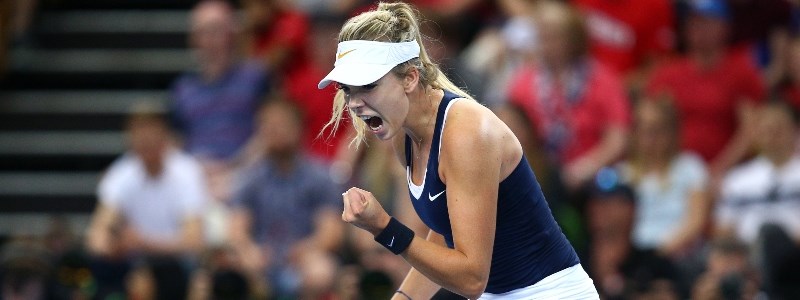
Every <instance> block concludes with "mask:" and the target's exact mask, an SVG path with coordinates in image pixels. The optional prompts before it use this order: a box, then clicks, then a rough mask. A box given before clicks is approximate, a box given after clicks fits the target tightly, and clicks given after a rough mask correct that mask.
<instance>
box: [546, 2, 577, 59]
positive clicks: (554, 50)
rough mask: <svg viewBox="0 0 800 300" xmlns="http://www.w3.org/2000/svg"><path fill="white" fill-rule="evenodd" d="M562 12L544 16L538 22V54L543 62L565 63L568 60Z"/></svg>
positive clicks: (567, 45)
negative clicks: (560, 17) (561, 17)
mask: <svg viewBox="0 0 800 300" xmlns="http://www.w3.org/2000/svg"><path fill="white" fill-rule="evenodd" d="M559 16H563V14H554V15H550V16H545V17H544V18H542V20H541V21H540V22H539V28H538V29H539V51H540V52H539V54H540V56H541V59H542V62H543V63H545V64H565V63H567V61H568V60H569V52H570V47H572V46H571V45H570V42H569V37H568V33H567V30H566V25H565V22H566V20H565V19H559Z"/></svg>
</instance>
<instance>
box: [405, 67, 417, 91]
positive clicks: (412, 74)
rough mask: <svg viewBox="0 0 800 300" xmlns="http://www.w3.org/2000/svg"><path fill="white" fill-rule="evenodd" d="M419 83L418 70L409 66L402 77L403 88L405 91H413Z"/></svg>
mask: <svg viewBox="0 0 800 300" xmlns="http://www.w3.org/2000/svg"><path fill="white" fill-rule="evenodd" d="M418 84H419V70H417V68H414V67H409V68H408V72H407V73H406V76H405V77H403V90H404V91H405V92H406V93H411V92H413V91H414V90H415V89H416V88H417V85H418Z"/></svg>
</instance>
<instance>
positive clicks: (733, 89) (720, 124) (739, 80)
mask: <svg viewBox="0 0 800 300" xmlns="http://www.w3.org/2000/svg"><path fill="white" fill-rule="evenodd" d="M765 93H766V91H765V87H764V83H763V81H762V79H761V77H760V76H759V73H758V71H757V69H756V67H755V64H754V62H753V61H752V59H751V56H749V54H748V53H747V52H746V51H741V52H736V53H734V52H731V53H729V54H727V55H725V57H724V58H722V60H721V61H720V62H719V64H717V65H716V66H714V67H712V68H710V69H705V70H704V69H702V68H701V66H699V65H698V64H697V62H696V61H695V60H694V59H690V58H688V57H682V58H679V59H676V60H674V61H671V62H668V63H665V64H664V65H663V66H661V67H659V68H657V69H656V70H655V71H654V73H653V77H652V78H651V80H650V82H649V83H648V86H647V94H648V95H650V96H654V97H658V96H660V95H664V94H665V95H667V96H670V97H671V98H672V99H674V101H675V105H676V108H677V109H678V113H679V116H680V119H681V120H680V121H681V126H680V128H681V146H682V148H683V149H685V150H691V151H694V152H696V153H698V154H699V155H700V156H702V157H703V158H704V159H705V160H706V162H710V161H712V160H714V159H715V158H716V157H717V155H718V154H719V153H720V151H722V149H723V148H724V147H725V145H727V144H728V141H729V140H730V138H731V137H732V136H733V134H734V132H735V131H736V128H737V126H738V116H737V107H738V104H739V101H742V100H744V101H753V102H758V101H761V100H763V98H764V96H765Z"/></svg>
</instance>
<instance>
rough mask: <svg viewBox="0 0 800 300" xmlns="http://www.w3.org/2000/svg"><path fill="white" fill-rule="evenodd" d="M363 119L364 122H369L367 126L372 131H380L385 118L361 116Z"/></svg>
mask: <svg viewBox="0 0 800 300" xmlns="http://www.w3.org/2000/svg"><path fill="white" fill-rule="evenodd" d="M361 119H362V120H364V123H367V126H369V129H371V130H372V131H378V130H380V129H381V128H382V127H383V119H381V118H380V117H370V116H361Z"/></svg>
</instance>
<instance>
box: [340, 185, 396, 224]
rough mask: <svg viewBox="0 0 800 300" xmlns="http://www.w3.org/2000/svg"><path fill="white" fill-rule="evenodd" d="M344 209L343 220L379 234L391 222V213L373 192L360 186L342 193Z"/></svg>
mask: <svg viewBox="0 0 800 300" xmlns="http://www.w3.org/2000/svg"><path fill="white" fill-rule="evenodd" d="M342 200H343V201H344V211H343V212H342V220H343V221H345V222H347V223H350V224H353V225H355V226H356V227H358V228H361V229H364V230H366V231H369V232H370V233H372V235H378V234H379V233H381V231H383V229H384V228H386V225H388V224H389V220H391V217H389V214H387V213H386V210H384V209H383V206H381V204H380V202H378V200H377V199H375V196H373V195H372V193H370V192H367V191H365V190H362V189H359V188H355V187H353V188H350V189H349V190H347V192H344V193H343V194H342Z"/></svg>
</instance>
